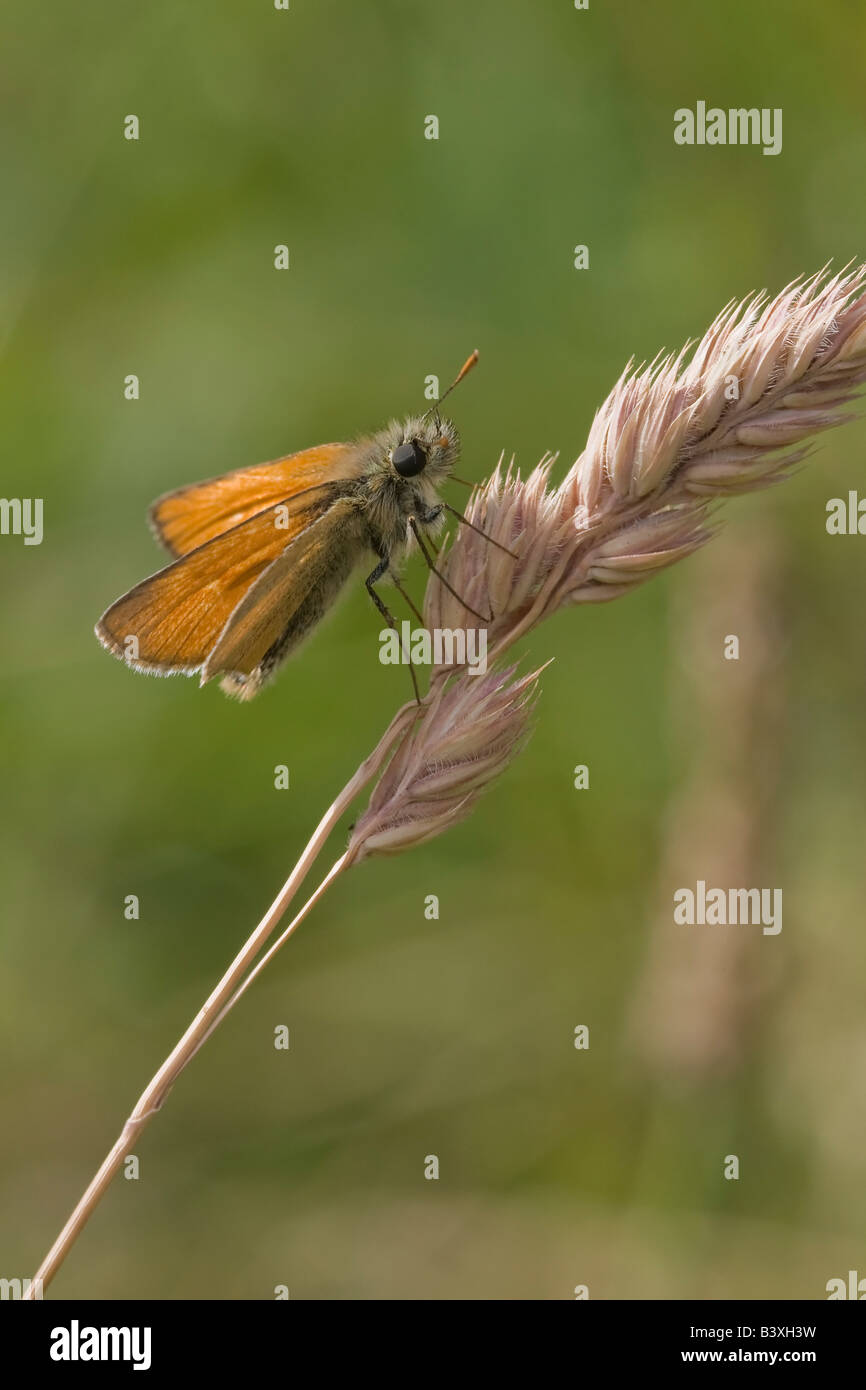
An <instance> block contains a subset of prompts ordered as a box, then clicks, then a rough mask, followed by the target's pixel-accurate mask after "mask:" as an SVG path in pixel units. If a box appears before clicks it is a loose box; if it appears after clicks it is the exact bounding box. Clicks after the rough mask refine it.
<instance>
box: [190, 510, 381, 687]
mask: <svg viewBox="0 0 866 1390" xmlns="http://www.w3.org/2000/svg"><path fill="white" fill-rule="evenodd" d="M358 521H359V511H358V506H357V503H356V502H355V501H353V500H352V499H351V498H344V499H342V500H339V501H337V502H335V503H334V504H333V505H332V506H331V507H330V508H329V509H328V511H327V512H326V513H325V514H324V515H323V516H322V517H320V519H319V520H318V521H316V522H315V523H314V524H313V525H312V526H310V527H309V529H308V530H306V531H305V532H304V534H303V535H302V536H299V537H298V539H297V540H295V541H293V542H292V544H291V545H290V546H289V547H288V548H287V549H286V550H285V551H283V553H282V554H281V555H280V556H279V557H278V558H277V559H276V560H274V562H273V564H271V565H270V566H269V568H268V569H267V570H265V571H264V573H263V574H262V575H261V576H260V577H259V578H258V579H257V580H256V581H255V583H254V584H252V585H251V587H250V588H249V590H248V591H247V593H246V595H245V597H244V598H243V599H242V600H241V602H240V603H239V604H238V606H237V608H236V609H235V611H234V612H233V613H232V615H231V617H230V619H229V621H228V624H227V626H226V629H225V631H224V632H223V633H222V635H221V636H220V639H219V641H218V642H217V644H216V646H215V647H214V649H213V651H212V652H211V653H210V654H209V656H208V658H207V661H206V663H205V666H204V670H203V671H202V684H204V682H205V681H208V680H211V679H212V678H213V677H214V676H218V675H241V676H251V675H252V674H253V673H254V672H255V671H256V669H257V668H258V667H259V666H260V665H261V663H262V662H263V660H264V658H265V657H266V656H267V655H268V653H273V652H274V651H275V649H277V648H280V650H281V651H282V652H286V651H288V649H289V648H290V647H291V645H293V644H294V642H295V641H296V640H299V639H300V638H301V637H302V636H303V635H304V633H306V632H307V631H309V629H310V628H311V627H312V626H313V624H314V622H316V621H318V619H319V618H320V617H322V616H323V614H324V612H325V611H326V609H327V608H328V607H329V605H330V603H331V601H332V599H333V598H334V597H335V596H336V592H337V590H338V589H339V588H340V587H341V585H342V583H343V580H344V579H345V578H346V576H347V574H348V573H349V571H350V569H351V567H352V565H353V563H354V561H355V559H356V558H357V555H358V541H359V538H360V534H361V533H360V530H359V526H358ZM301 625H302V626H301Z"/></svg>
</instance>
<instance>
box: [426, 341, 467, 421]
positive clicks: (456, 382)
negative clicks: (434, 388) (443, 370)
mask: <svg viewBox="0 0 866 1390" xmlns="http://www.w3.org/2000/svg"><path fill="white" fill-rule="evenodd" d="M477 361H478V349H477V348H476V349H475V351H474V352H471V353H470V354H469V356H468V357H467V359H466V361H465V362H464V363H463V366H462V367H461V368H460V371H459V372H458V373H457V375H456V377H455V378H454V380H453V381H452V383H451V385H450V386H449V387H448V390H447V391H445V392H444V394H443V395H441V396H440V397H439V399H438V401H434V402H433V404H432V405H431V407H430V409H429V410H425V411H424V414H423V415H422V416H421V419H422V420H426V419H427V416H428V415H432V414H433V412H434V410H435V411H437V413H438V410H439V407H440V405H441V404H442V402H443V401H444V399H445V397H446V396H450V395H451V392H452V391H453V390H454V387H455V386H459V385H460V383H461V381H462V380H463V378H464V377H465V375H466V373H467V372H471V370H472V368H473V367H474V366H475V363H476V362H477Z"/></svg>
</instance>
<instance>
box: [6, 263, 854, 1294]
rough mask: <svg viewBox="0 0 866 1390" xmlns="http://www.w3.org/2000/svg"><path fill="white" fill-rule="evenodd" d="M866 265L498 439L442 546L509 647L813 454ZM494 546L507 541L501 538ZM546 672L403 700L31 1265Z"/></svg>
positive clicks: (507, 727) (418, 825)
mask: <svg viewBox="0 0 866 1390" xmlns="http://www.w3.org/2000/svg"><path fill="white" fill-rule="evenodd" d="M864 288H866V268H864V267H861V268H860V269H857V270H848V271H843V272H842V273H841V274H839V275H835V276H833V277H832V278H828V277H827V275H826V274H825V273H824V272H821V273H819V274H818V275H815V276H812V277H811V278H810V279H807V280H800V281H797V282H795V283H794V284H791V285H789V286H788V287H787V289H785V290H783V291H782V293H781V294H779V295H777V296H776V298H775V299H773V300H769V301H768V300H767V298H766V296H765V295H763V294H761V295H752V296H751V297H750V298H748V299H746V300H744V301H743V302H742V303H733V302H732V303H731V304H729V305H727V306H726V308H725V309H723V310H722V312H721V314H720V315H719V316H718V318H717V319H716V320H715V322H714V323H713V324H712V325H711V326H710V328H709V329H708V330H707V332H706V334H705V335H704V337H703V338H702V339H701V341H700V342H699V343H697V344H696V345H695V346H694V348H693V349H692V350H690V348H689V347H688V346H687V347H686V348H684V349H683V350H682V351H681V352H679V353H677V354H671V355H668V356H666V357H661V358H657V359H656V360H655V361H653V362H651V363H650V364H649V365H648V366H644V367H639V368H634V367H633V366H632V365H631V364H629V366H628V367H626V369H625V371H624V373H623V375H622V376H621V377H620V379H619V381H618V382H617V384H616V386H615V387H614V389H613V391H612V392H611V394H610V395H609V396H608V398H607V400H606V401H605V402H604V404H603V405H602V407H601V409H600V410H599V411H598V413H597V414H596V417H595V419H594V421H593V424H592V428H591V429H590V432H589V437H588V439H587V444H586V448H585V449H584V451H583V453H582V454H581V456H580V458H579V459H578V460H577V462H576V463H575V464H574V466H573V467H572V468H571V469H570V470H569V472H568V473H567V475H566V477H565V479H564V480H563V482H562V483H561V484H560V486H559V487H557V488H550V487H549V476H550V470H551V468H552V466H553V463H554V462H555V458H554V457H553V456H545V458H543V459H542V460H541V462H540V463H539V464H538V466H537V467H536V468H535V469H534V470H533V471H532V473H531V474H530V475H529V477H528V478H527V479H526V480H525V481H523V480H522V479H521V478H520V475H519V473H517V472H516V471H515V469H514V467H513V463H512V464H509V465H508V467H507V468H506V467H504V461H503V460H502V459H500V462H499V464H498V465H497V468H496V469H495V471H494V473H493V476H492V477H491V478H490V479H489V481H488V482H487V483H486V484H485V485H484V486H483V487H481V488H479V489H478V490H477V491H476V492H475V494H474V495H473V498H472V500H471V502H470V504H469V507H468V509H467V512H466V516H467V519H468V520H469V521H470V522H472V523H473V525H474V526H476V527H480V528H481V530H482V531H484V532H485V533H486V536H487V537H490V538H492V539H493V540H494V541H497V542H498V545H491V544H490V542H489V540H488V539H485V537H484V536H481V535H479V534H478V532H477V531H474V530H470V529H469V528H468V527H464V528H461V529H460V530H459V532H458V535H457V537H456V539H455V541H454V543H453V545H452V546H451V548H450V550H449V551H448V552H447V554H446V555H444V557H443V562H444V576H445V579H446V580H447V581H448V584H449V585H450V586H451V589H453V590H456V591H457V593H459V594H460V595H461V596H462V598H463V599H465V600H466V603H468V604H471V606H472V608H474V609H476V610H477V611H478V612H479V613H484V612H490V613H493V614H494V615H495V616H494V619H493V621H492V623H491V624H490V632H489V638H490V640H489V647H488V650H489V655H490V656H491V658H493V659H496V658H499V657H501V656H502V655H503V653H504V652H505V651H506V650H507V649H508V648H509V647H510V646H512V645H513V643H514V642H516V641H517V639H518V638H519V637H522V636H524V635H525V634H526V633H527V632H528V631H530V629H531V628H533V627H534V626H535V625H536V624H537V623H538V622H540V621H541V620H542V619H543V618H545V617H547V616H548V615H549V614H551V613H554V612H556V611H557V610H558V609H560V608H562V607H564V606H566V605H569V604H576V603H590V602H598V601H606V600H608V599H613V598H616V597H618V596H619V595H620V594H624V593H628V592H629V591H630V590H631V589H633V588H634V587H635V585H636V584H640V583H642V582H643V581H644V580H646V579H649V578H651V577H652V576H653V575H654V574H657V573H658V572H659V571H660V570H662V569H665V568H666V567H667V566H668V565H671V564H673V563H675V562H676V561H677V560H680V559H682V558H684V557H685V556H686V555H690V554H691V553H692V552H693V551H694V550H696V549H697V548H698V547H699V546H700V545H703V544H704V542H705V541H706V540H708V539H709V537H710V535H711V534H712V531H711V527H710V524H709V514H710V507H711V505H712V503H713V502H714V501H715V500H717V499H719V498H723V497H727V496H732V495H734V494H736V493H740V492H750V491H753V490H754V489H755V488H757V487H765V486H767V485H768V484H769V483H772V482H777V481H779V480H780V479H782V478H784V477H786V476H787V474H788V473H789V472H790V471H791V469H792V468H793V467H794V465H795V464H796V463H798V462H799V461H800V460H801V459H802V458H804V457H805V452H806V451H805V449H803V448H800V447H795V448H793V449H792V447H791V446H799V445H800V444H801V443H802V441H803V440H804V439H806V438H807V437H808V436H809V435H812V434H815V433H817V432H819V431H821V430H825V429H829V428H832V427H833V426H835V425H838V424H841V423H842V422H843V421H844V420H845V419H846V418H848V417H846V416H845V414H844V413H843V411H842V407H843V406H845V405H846V404H847V403H848V402H849V401H850V400H851V398H852V397H853V395H854V393H855V392H856V390H857V389H858V387H859V386H860V385H861V384H862V383H863V381H864V379H866V295H864ZM500 547H505V549H506V550H509V551H511V552H512V554H511V555H509V554H507V553H505V550H503V549H502V548H500ZM425 621H426V622H427V624H428V626H429V627H431V628H433V627H438V628H452V629H453V628H464V629H467V630H468V629H470V628H474V627H477V626H478V620H477V618H475V617H474V616H473V614H472V613H471V612H470V611H469V609H468V608H467V607H466V606H465V604H464V603H462V602H460V601H459V600H458V599H456V598H455V597H454V594H453V593H452V592H450V591H449V590H448V589H447V588H446V587H444V586H443V585H442V583H441V582H440V581H439V580H438V579H437V578H435V577H433V576H431V579H430V583H429V584H428V588H427V593H426V598H425ZM538 674H539V673H538V672H535V673H533V674H532V675H530V676H526V677H524V678H523V679H517V678H516V677H515V673H514V669H513V668H510V669H508V670H502V669H494V670H492V671H491V672H490V673H489V674H488V675H487V676H485V677H483V678H480V677H478V676H472V675H470V674H468V673H467V672H465V671H464V672H459V671H458V672H457V673H456V675H455V673H454V670H453V668H451V667H448V668H446V667H443V668H440V669H434V670H433V673H432V677H431V687H430V691H429V693H428V695H427V697H426V699H425V701H424V702H423V704H422V705H421V706H420V708H419V707H418V706H416V705H414V704H410V705H406V706H404V707H403V708H402V709H401V710H399V711H398V713H397V715H396V716H395V717H394V719H393V721H392V723H391V725H390V726H389V728H388V730H387V731H386V733H385V735H384V736H383V738H382V741H381V742H380V744H379V745H378V747H377V748H376V749H375V750H374V752H373V753H372V754H371V755H370V757H369V758H368V759H367V760H366V761H365V762H364V763H363V764H362V765H361V767H360V768H359V769H358V771H357V773H356V774H355V776H354V777H353V778H352V779H351V781H350V782H349V783H348V784H347V785H346V787H345V788H344V789H343V791H342V792H341V793H340V795H339V796H338V797H337V799H336V801H335V802H334V804H333V805H332V806H331V807H330V808H329V810H328V811H327V812H326V813H325V816H324V817H323V819H322V821H321V822H320V824H319V827H318V829H317V830H316V832H315V833H314V835H313V837H312V839H311V840H310V843H309V844H308V846H307V848H306V849H305V850H304V853H303V854H302V855H301V858H300V859H299V861H298V863H297V865H296V866H295V868H294V870H293V871H292V874H291V875H290V877H289V879H288V881H287V883H286V884H285V886H284V887H283V889H282V890H281V892H280V894H279V895H278V897H277V898H276V900H275V901H274V903H273V904H272V906H271V908H270V909H269V910H268V912H267V913H266V915H265V917H264V918H263V920H262V922H261V923H260V924H259V926H258V927H257V928H256V930H255V932H254V933H253V934H252V936H251V937H250V938H249V940H248V941H247V942H246V944H245V945H244V947H243V948H242V950H241V951H240V953H239V954H238V956H237V958H236V959H235V961H234V962H233V964H232V965H231V966H230V967H229V969H228V971H227V972H226V974H225V975H224V976H223V979H222V980H221V981H220V983H219V984H218V985H217V987H216V988H215V989H214V991H213V993H212V994H211V996H210V998H209V999H208V1001H207V1002H206V1004H205V1005H204V1007H203V1008H202V1010H201V1011H200V1013H199V1014H198V1015H197V1017H196V1018H195V1019H194V1020H193V1023H192V1024H191V1025H190V1027H189V1029H188V1030H187V1032H186V1033H185V1034H184V1036H183V1038H181V1040H180V1042H179V1043H178V1044H177V1046H176V1047H175V1049H174V1050H173V1051H172V1053H170V1055H169V1057H168V1058H167V1060H166V1061H165V1062H164V1063H163V1065H162V1066H161V1067H160V1069H159V1071H158V1072H157V1073H156V1075H155V1077H154V1078H153V1080H152V1081H151V1082H150V1084H149V1085H148V1087H147V1088H146V1089H145V1091H144V1093H143V1095H142V1096H141V1098H140V1100H139V1102H138V1104H137V1105H136V1107H135V1109H134V1110H133V1112H132V1114H131V1115H130V1117H129V1119H128V1120H127V1122H126V1124H125V1126H124V1128H123V1130H122V1131H121V1134H120V1136H119V1137H118V1139H117V1141H116V1142H115V1144H114V1146H113V1147H112V1149H111V1150H110V1152H109V1154H108V1156H107V1157H106V1159H105V1161H104V1162H103V1164H102V1166H101V1167H100V1169H99V1170H98V1172H97V1174H96V1176H95V1177H94V1179H93V1181H92V1182H91V1184H90V1185H89V1187H88V1188H87V1190H86V1192H85V1193H84V1195H83V1197H82V1198H81V1200H80V1201H79V1203H78V1204H77V1206H76V1207H75V1209H74V1211H73V1213H72V1215H71V1216H70V1218H69V1220H68V1222H67V1223H66V1225H65V1226H64V1228H63V1230H62V1231H61V1233H60V1235H59V1236H58V1238H57V1240H56V1241H55V1243H54V1245H53V1246H52V1248H51V1250H50V1252H49V1254H48V1256H47V1257H46V1259H45V1260H44V1261H43V1263H42V1265H41V1267H40V1269H39V1270H38V1271H37V1274H36V1276H35V1280H34V1283H33V1285H32V1287H31V1291H30V1293H29V1295H28V1297H35V1296H36V1290H37V1289H41V1288H43V1287H45V1286H47V1284H48V1282H49V1280H50V1279H51V1278H52V1276H53V1275H54V1273H55V1272H56V1270H57V1269H58V1268H59V1266H60V1264H61V1263H62V1261H63V1259H64V1258H65V1256H66V1254H67V1253H68V1250H69V1248H70V1247H71V1245H72V1243H73V1241H74V1240H75V1239H76V1237H77V1235H78V1233H79V1232H80V1230H81V1228H82V1227H83V1225H84V1224H85V1222H86V1221H87V1219H88V1217H89V1216H90V1214H91V1212H92V1210H93V1209H94V1207H95V1206H96V1204H97V1202H98V1201H99V1199H100V1197H101V1196H102V1193H103V1192H104V1191H105V1189H106V1187H107V1186H108V1184H109V1183H110V1182H111V1180H112V1178H113V1176H114V1174H115V1172H116V1171H117V1169H118V1168H119V1167H120V1166H121V1164H122V1162H123V1158H124V1156H125V1154H126V1152H127V1149H128V1145H129V1144H130V1143H131V1142H132V1140H133V1138H134V1137H135V1138H136V1139H137V1137H138V1135H139V1134H140V1132H141V1129H142V1127H143V1125H144V1124H146V1123H147V1121H148V1120H149V1119H150V1118H152V1116H153V1115H154V1114H155V1113H156V1111H157V1110H158V1109H159V1107H160V1106H161V1105H162V1103H163V1101H164V1099H165V1097H166V1095H167V1094H168V1091H169V1090H170V1088H171V1086H172V1085H173V1084H174V1082H175V1081H176V1080H177V1077H178V1076H179V1075H180V1073H181V1071H182V1070H183V1068H184V1067H185V1066H186V1065H187V1064H188V1063H189V1061H190V1060H191V1059H192V1057H193V1056H194V1055H195V1053H196V1052H197V1051H198V1050H199V1048H200V1047H201V1046H202V1045H203V1043H204V1042H205V1041H206V1040H207V1038H208V1037H209V1036H210V1035H211V1033H212V1032H213V1030H214V1028H216V1027H217V1026H218V1024H219V1023H220V1022H221V1021H222V1019H223V1018H225V1017H226V1015H227V1013H228V1012H229V1011H230V1009H231V1008H232V1007H233V1006H234V1004H235V1003H236V1002H237V1000H238V999H239V998H240V997H241V995H242V994H243V993H244V992H245V990H246V989H247V988H248V986H249V985H250V983H251V982H252V980H253V979H255V978H256V976H257V975H258V974H259V972H260V971H261V969H262V968H263V967H264V966H265V965H266V964H267V963H268V961H269V960H270V959H271V958H272V957H273V955H274V954H275V952H276V951H277V950H279V948H280V947H281V946H282V944H283V943H284V942H285V941H286V940H287V939H288V937H289V936H290V935H291V934H292V932H293V931H294V930H295V929H296V927H297V926H298V925H299V924H300V922H301V921H303V919H304V917H305V916H306V915H307V913H308V912H309V911H310V909H311V908H312V906H313V905H314V904H315V903H316V902H317V901H318V899H319V897H321V895H322V893H323V892H324V891H325V890H326V888H327V887H328V886H329V884H330V883H332V882H333V881H334V879H335V878H337V877H338V876H339V875H340V874H341V873H343V872H345V871H346V869H348V868H349V867H350V866H351V865H353V864H356V863H360V862H361V861H362V860H363V859H365V858H367V857H369V856H370V855H373V854H393V853H397V852H399V851H401V850H403V849H407V848H409V847H411V846H412V845H415V844H421V843H423V842H424V841H426V840H429V839H431V838H432V837H433V836H435V835H438V834H439V833H440V832H441V831H443V830H445V829H446V828H447V827H448V826H450V825H453V824H454V823H456V821H458V820H460V819H461V818H462V817H464V816H465V815H467V814H468V813H469V811H470V810H471V808H472V806H473V805H474V803H475V801H476V799H477V797H478V795H479V794H480V793H481V791H482V790H483V789H484V788H485V787H486V786H487V785H489V783H490V782H491V781H492V779H493V778H495V777H496V776H497V775H498V774H499V773H500V772H501V771H502V770H503V769H504V768H505V767H506V766H507V765H508V763H509V762H510V761H511V759H512V758H513V757H514V756H515V755H516V753H517V752H518V751H519V749H520V748H521V747H522V745H523V743H524V741H525V738H526V733H527V720H528V714H529V709H530V706H531V703H532V694H533V691H534V689H535V687H536V684H537V679H538ZM376 778H379V779H380V780H379V783H378V786H377V787H376V788H375V790H374V792H373V795H372V798H371V800H370V803H369V806H368V808H367V810H366V811H365V812H364V813H363V814H362V815H361V817H360V819H359V820H358V822H357V824H356V826H355V829H354V832H353V834H352V836H351V839H350V841H349V846H348V848H347V850H346V851H345V853H344V854H342V855H341V856H340V857H339V858H338V859H337V861H336V862H335V863H334V865H333V866H332V868H331V869H330V870H329V872H328V874H326V876H325V878H324V879H323V880H322V882H321V883H320V885H319V887H318V888H317V889H316V891H315V892H314V893H313V894H312V896H311V897H310V898H309V899H308V900H307V902H306V903H305V905H304V906H303V907H302V908H301V910H300V912H299V913H298V914H297V915H296V917H295V918H294V920H293V921H292V922H291V923H290V925H289V926H288V927H287V928H286V929H285V930H284V932H283V933H282V936H280V937H279V939H278V940H277V941H276V942H275V943H274V944H273V945H271V946H270V948H269V949H268V950H266V951H265V949H264V948H265V944H266V942H267V941H268V940H269V939H270V937H271V936H272V935H273V932H274V931H275V929H276V926H277V924H278V923H279V921H280V920H281V919H282V917H283V915H284V914H285V912H286V909H287V908H288V906H289V904H290V903H291V901H292V900H293V898H294V896H295V894H296V893H297V891H298V888H299V887H300V884H301V882H302V881H303V880H304V879H305V877H306V875H307V873H308V872H309V869H310V867H311V866H312V864H313V862H314V861H315V860H316V858H317V857H318V855H319V853H320V851H321V849H322V848H323V846H324V843H325V841H326V839H327V838H328V835H329V834H330V831H331V830H332V829H333V827H334V826H335V825H336V823H337V821H338V820H339V818H340V816H341V815H342V813H343V811H345V810H346V809H347V808H348V806H349V805H350V804H351V802H352V801H353V800H354V799H355V797H356V796H357V795H358V794H359V793H360V791H361V790H362V789H363V788H364V787H365V786H367V785H368V784H369V783H370V782H371V781H374V780H375V779H376Z"/></svg>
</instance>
